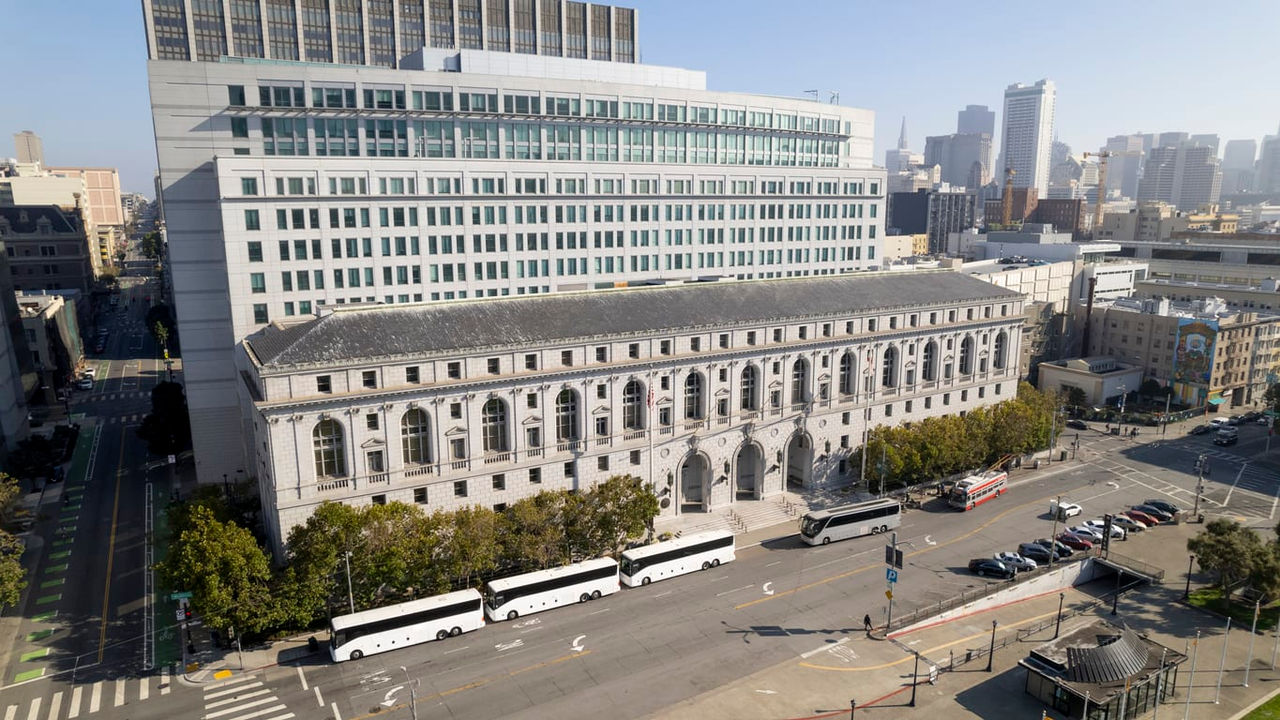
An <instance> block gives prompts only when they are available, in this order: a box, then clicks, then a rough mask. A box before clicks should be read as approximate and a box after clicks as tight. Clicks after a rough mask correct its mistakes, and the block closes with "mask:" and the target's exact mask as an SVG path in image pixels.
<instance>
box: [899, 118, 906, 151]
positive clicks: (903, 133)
mask: <svg viewBox="0 0 1280 720" xmlns="http://www.w3.org/2000/svg"><path fill="white" fill-rule="evenodd" d="M898 149H899V150H906V149H907V116H906V115H903V116H902V131H901V132H899V133H898Z"/></svg>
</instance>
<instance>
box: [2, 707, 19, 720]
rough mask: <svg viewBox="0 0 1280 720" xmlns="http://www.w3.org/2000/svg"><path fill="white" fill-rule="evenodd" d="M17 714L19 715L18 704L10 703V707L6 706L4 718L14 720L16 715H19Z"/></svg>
mask: <svg viewBox="0 0 1280 720" xmlns="http://www.w3.org/2000/svg"><path fill="white" fill-rule="evenodd" d="M17 716H18V706H17V705H10V706H9V707H7V708H5V711H4V720H13V719H14V718H15V717H17Z"/></svg>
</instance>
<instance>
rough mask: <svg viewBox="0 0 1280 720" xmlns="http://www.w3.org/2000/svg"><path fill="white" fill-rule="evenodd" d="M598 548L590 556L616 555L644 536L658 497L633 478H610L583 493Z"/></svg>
mask: <svg viewBox="0 0 1280 720" xmlns="http://www.w3.org/2000/svg"><path fill="white" fill-rule="evenodd" d="M586 500H587V502H586V505H587V507H588V508H589V509H590V512H591V516H592V517H593V518H594V519H595V526H596V535H597V538H598V539H599V542H600V545H599V546H598V547H597V548H596V550H597V552H595V553H592V556H593V557H595V556H599V555H603V554H605V553H611V554H612V553H617V552H618V551H619V550H621V549H622V548H623V547H624V546H625V545H626V543H627V541H628V540H630V539H632V538H638V537H641V536H643V535H644V534H645V533H646V532H648V530H649V528H650V527H651V526H652V524H653V519H654V518H655V517H657V516H658V512H659V511H660V510H659V507H658V496H657V495H655V494H654V492H653V488H651V487H650V486H649V484H648V483H646V482H645V481H644V480H641V479H640V478H638V477H636V476H635V475H614V476H613V477H611V478H609V479H608V480H605V481H604V482H602V483H599V484H598V485H596V486H595V487H593V488H591V490H590V491H589V492H588V493H587V498H586Z"/></svg>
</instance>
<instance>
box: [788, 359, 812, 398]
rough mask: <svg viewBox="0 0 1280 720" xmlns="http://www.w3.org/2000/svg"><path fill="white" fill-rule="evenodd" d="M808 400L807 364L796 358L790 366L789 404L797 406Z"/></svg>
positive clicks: (803, 360)
mask: <svg viewBox="0 0 1280 720" xmlns="http://www.w3.org/2000/svg"><path fill="white" fill-rule="evenodd" d="M808 400H809V363H808V362H807V361H806V360H805V359H804V358H797V359H796V361H795V363H794V364H792V366H791V404H792V405H799V404H801V403H804V402H808Z"/></svg>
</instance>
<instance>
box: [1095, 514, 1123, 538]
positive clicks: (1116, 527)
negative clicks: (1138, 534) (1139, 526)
mask: <svg viewBox="0 0 1280 720" xmlns="http://www.w3.org/2000/svg"><path fill="white" fill-rule="evenodd" d="M1084 524H1085V527H1089V528H1093V529H1094V530H1097V531H1098V539H1099V540H1101V539H1102V533H1103V532H1105V531H1106V529H1107V521H1106V520H1102V519H1098V520H1085V521H1084ZM1128 535H1129V532H1128V531H1127V530H1125V529H1124V528H1122V527H1120V524H1119V523H1117V522H1115V520H1114V518H1113V519H1112V522H1111V538H1112V539H1113V540H1123V539H1125V538H1126V537H1127V536H1128Z"/></svg>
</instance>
